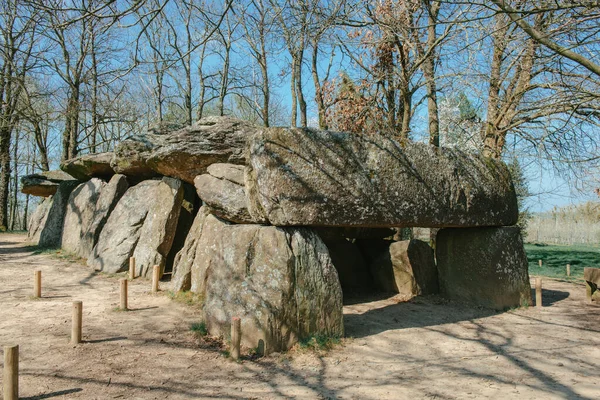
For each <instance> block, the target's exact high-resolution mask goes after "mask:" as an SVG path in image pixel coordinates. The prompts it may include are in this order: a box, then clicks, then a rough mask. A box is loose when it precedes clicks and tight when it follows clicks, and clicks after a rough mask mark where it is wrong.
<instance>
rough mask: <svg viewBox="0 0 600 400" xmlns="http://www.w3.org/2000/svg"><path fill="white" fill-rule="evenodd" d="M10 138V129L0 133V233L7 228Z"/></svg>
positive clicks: (4, 129) (4, 128)
mask: <svg viewBox="0 0 600 400" xmlns="http://www.w3.org/2000/svg"><path fill="white" fill-rule="evenodd" d="M10 136H11V129H10V128H7V127H3V128H2V131H0V231H6V230H7V228H8V189H9V185H10Z"/></svg>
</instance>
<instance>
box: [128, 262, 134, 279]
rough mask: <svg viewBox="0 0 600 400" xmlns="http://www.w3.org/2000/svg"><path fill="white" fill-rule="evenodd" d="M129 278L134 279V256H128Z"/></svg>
mask: <svg viewBox="0 0 600 400" xmlns="http://www.w3.org/2000/svg"><path fill="white" fill-rule="evenodd" d="M129 279H130V280H134V279H135V257H129Z"/></svg>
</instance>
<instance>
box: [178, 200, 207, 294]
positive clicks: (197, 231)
mask: <svg viewBox="0 0 600 400" xmlns="http://www.w3.org/2000/svg"><path fill="white" fill-rule="evenodd" d="M209 213H210V210H209V209H208V207H206V206H202V207H200V210H198V214H196V217H195V218H194V223H193V224H192V227H191V228H190V230H189V232H188V235H187V237H186V239H185V243H184V245H183V248H182V249H181V250H180V251H179V253H177V255H176V256H175V261H174V262H173V283H172V285H173V290H174V291H176V292H179V291H186V290H190V289H191V287H192V266H193V265H194V263H196V256H198V257H199V256H200V253H198V252H197V249H198V241H199V240H200V238H201V237H202V228H203V227H204V220H205V219H206V216H207V215H209Z"/></svg>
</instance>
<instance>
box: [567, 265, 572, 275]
mask: <svg viewBox="0 0 600 400" xmlns="http://www.w3.org/2000/svg"><path fill="white" fill-rule="evenodd" d="M567 276H571V264H567Z"/></svg>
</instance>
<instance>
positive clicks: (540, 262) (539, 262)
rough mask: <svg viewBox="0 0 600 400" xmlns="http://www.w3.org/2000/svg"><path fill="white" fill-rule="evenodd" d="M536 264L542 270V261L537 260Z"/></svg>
mask: <svg viewBox="0 0 600 400" xmlns="http://www.w3.org/2000/svg"><path fill="white" fill-rule="evenodd" d="M538 264H539V265H540V268H542V260H538Z"/></svg>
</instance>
